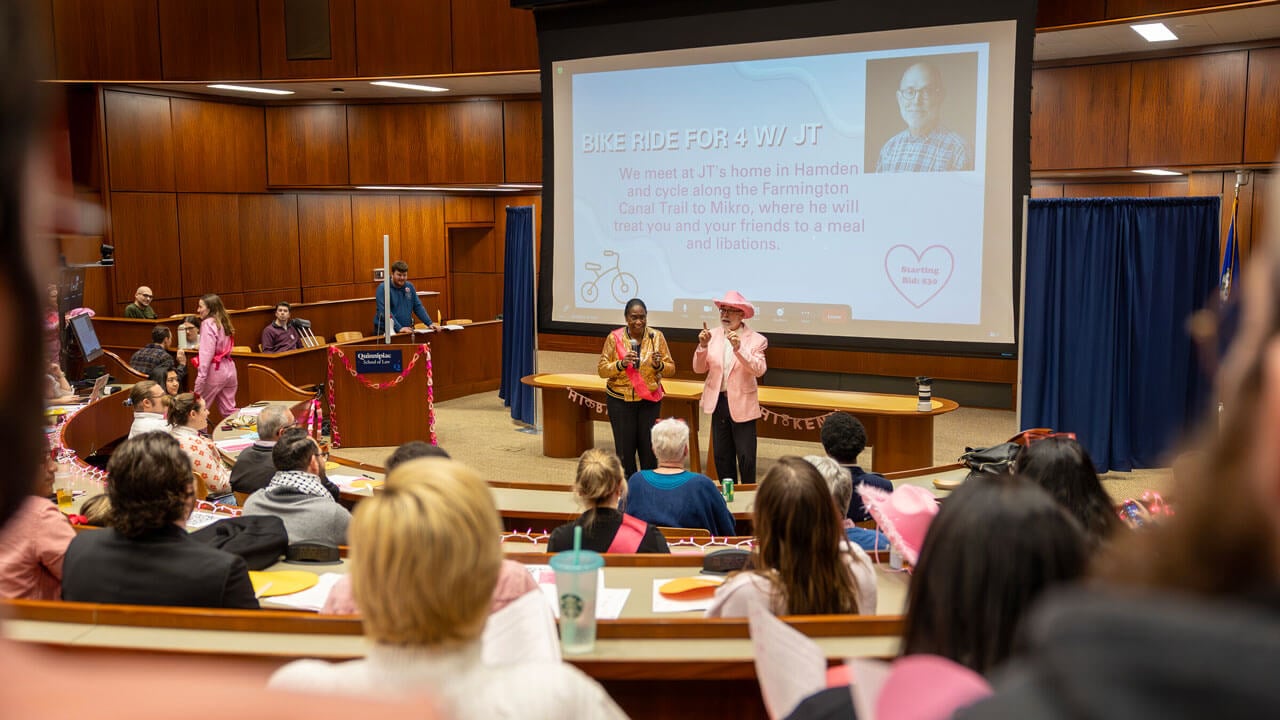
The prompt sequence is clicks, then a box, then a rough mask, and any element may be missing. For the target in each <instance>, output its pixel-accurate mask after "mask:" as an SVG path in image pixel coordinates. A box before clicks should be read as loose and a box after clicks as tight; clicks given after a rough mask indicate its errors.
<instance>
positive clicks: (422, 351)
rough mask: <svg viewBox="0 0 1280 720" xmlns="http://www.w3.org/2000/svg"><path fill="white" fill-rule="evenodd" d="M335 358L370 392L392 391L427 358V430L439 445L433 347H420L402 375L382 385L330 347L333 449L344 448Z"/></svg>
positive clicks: (330, 402) (432, 440) (330, 399)
mask: <svg viewBox="0 0 1280 720" xmlns="http://www.w3.org/2000/svg"><path fill="white" fill-rule="evenodd" d="M335 356H336V357H338V358H339V359H341V360H342V366H343V368H345V369H346V371H347V372H348V373H350V374H351V377H353V378H355V379H357V380H359V381H360V384H361V385H364V386H365V387H367V388H369V389H370V390H390V389H391V388H393V387H396V386H397V385H399V384H400V383H402V382H404V379H405V378H406V377H408V376H409V373H410V372H412V371H413V369H414V368H415V367H417V365H418V360H419V359H420V358H426V365H427V430H428V432H429V433H430V438H431V444H432V445H436V444H438V443H437V441H436V408H435V387H434V381H433V377H432V366H431V347H430V346H429V345H427V344H422V345H419V346H418V347H417V348H416V349H415V350H414V353H413V357H412V358H410V359H409V363H408V364H407V365H405V368H404V370H401V371H400V374H399V375H398V376H396V377H395V378H394V379H392V380H387V381H386V382H381V383H375V382H369V381H368V380H366V379H365V378H364V376H363V375H360V374H359V373H357V372H356V370H355V368H353V367H352V366H351V360H350V359H349V358H348V357H347V355H346V353H344V352H342V350H341V349H339V348H338V346H336V345H330V346H329V435H330V438H331V439H332V440H333V447H342V436H341V435H339V433H338V406H337V397H336V393H335V392H334V385H333V358H334V357H335Z"/></svg>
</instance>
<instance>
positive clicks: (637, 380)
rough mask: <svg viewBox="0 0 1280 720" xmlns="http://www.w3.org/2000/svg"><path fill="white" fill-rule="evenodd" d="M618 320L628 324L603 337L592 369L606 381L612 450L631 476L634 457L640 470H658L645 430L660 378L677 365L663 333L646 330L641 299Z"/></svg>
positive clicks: (658, 400)
mask: <svg viewBox="0 0 1280 720" xmlns="http://www.w3.org/2000/svg"><path fill="white" fill-rule="evenodd" d="M623 317H624V318H625V319H626V321H627V324H626V325H624V326H623V327H620V328H618V329H617V330H614V331H613V332H611V333H609V336H608V337H607V338H605V341H604V349H603V350H601V351H600V363H599V365H598V367H597V371H598V372H599V373H600V377H602V378H604V379H606V380H608V383H606V385H605V395H606V397H605V400H606V405H607V407H608V408H609V426H610V427H611V428H612V429H613V446H614V448H615V449H616V450H617V453H618V457H619V458H620V459H621V460H622V469H623V472H624V473H625V477H628V478H629V477H631V476H632V475H634V474H635V473H636V453H639V454H640V469H642V470H652V469H654V468H656V467H658V458H657V457H655V456H654V454H653V445H652V444H651V442H650V440H649V431H650V430H651V429H652V428H653V424H654V423H655V422H657V420H658V414H659V412H660V411H661V410H662V378H664V377H671V376H672V375H674V374H675V372H676V365H675V363H674V362H673V361H672V360H671V354H670V352H669V351H668V349H667V339H666V338H665V337H663V336H662V331H660V330H654V329H653V328H651V327H649V322H648V321H649V308H647V307H646V306H645V304H644V301H643V300H641V299H640V298H631V299H630V300H628V301H627V305H626V308H625V309H624V310H623Z"/></svg>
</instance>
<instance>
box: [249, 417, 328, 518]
mask: <svg viewBox="0 0 1280 720" xmlns="http://www.w3.org/2000/svg"><path fill="white" fill-rule="evenodd" d="M293 426H294V418H293V413H292V412H290V411H289V408H288V407H286V406H284V405H268V406H266V407H264V408H262V412H261V413H259V414H258V439H257V440H255V441H254V443H253V444H252V445H250V446H249V447H247V448H245V449H244V450H241V451H240V454H239V455H238V456H236V462H235V465H233V466H232V467H231V489H232V490H234V491H236V492H238V493H244V494H246V495H249V494H252V493H255V492H257V491H259V490H261V489H263V488H265V487H266V486H267V483H269V482H271V478H272V477H274V476H275V474H276V469H277V468H276V465H275V461H274V460H272V457H271V453H272V451H273V450H275V447H276V442H277V441H278V440H279V439H280V435H281V434H282V433H284V431H286V430H288V429H289V428H291V427H293ZM320 482H321V484H323V485H324V486H325V489H326V490H328V491H329V494H330V495H332V496H333V499H334V500H337V499H338V495H339V494H340V493H341V492H342V491H341V489H339V488H338V486H337V485H334V484H333V483H332V482H330V481H329V479H328V478H326V477H325V476H324V470H323V468H322V469H321V471H320Z"/></svg>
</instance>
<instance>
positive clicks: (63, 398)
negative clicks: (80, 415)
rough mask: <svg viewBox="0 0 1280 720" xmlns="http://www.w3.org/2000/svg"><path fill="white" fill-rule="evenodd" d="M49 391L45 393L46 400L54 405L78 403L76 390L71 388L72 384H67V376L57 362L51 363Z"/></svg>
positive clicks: (47, 377)
mask: <svg viewBox="0 0 1280 720" xmlns="http://www.w3.org/2000/svg"><path fill="white" fill-rule="evenodd" d="M45 377H46V379H47V380H48V383H49V385H48V389H47V390H46V391H45V398H46V399H47V400H48V401H49V402H50V403H51V404H54V405H64V404H67V403H74V402H76V389H75V388H73V387H71V383H69V382H67V376H66V374H65V373H63V372H62V366H61V365H59V364H58V363H56V362H52V363H49V367H48V373H47V374H46V376H45Z"/></svg>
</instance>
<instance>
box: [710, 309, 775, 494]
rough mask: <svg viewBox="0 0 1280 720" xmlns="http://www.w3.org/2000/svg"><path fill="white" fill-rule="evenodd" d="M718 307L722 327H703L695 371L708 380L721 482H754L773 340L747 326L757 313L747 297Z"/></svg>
mask: <svg viewBox="0 0 1280 720" xmlns="http://www.w3.org/2000/svg"><path fill="white" fill-rule="evenodd" d="M714 302H715V304H716V307H717V308H719V309H720V325H719V326H718V327H716V328H715V329H714V330H712V329H709V328H708V327H707V324H706V323H705V322H704V323H702V332H700V333H698V349H697V350H695V351H694V352H693V371H694V372H696V373H700V374H702V373H705V374H706V376H707V379H706V381H705V382H704V383H703V385H702V411H703V412H705V413H708V414H710V415H711V442H712V443H713V444H714V445H715V449H714V452H713V456H714V458H715V461H716V477H718V478H720V479H721V480H724V479H726V478H732V479H733V480H734V481H736V482H738V483H739V484H742V483H753V482H755V481H756V420H757V419H758V418H759V417H760V415H761V410H760V398H759V397H758V395H757V393H758V388H757V385H756V379H757V378H759V377H760V376H761V375H764V373H765V371H766V370H768V369H769V368H768V365H767V364H766V362H765V359H764V351H765V350H766V349H767V348H768V347H769V341H768V340H767V339H765V336H764V335H761V334H760V333H758V332H756V331H755V330H752V329H751V328H749V327H747V326H746V324H745V323H744V322H742V321H743V320H750V319H751V318H753V317H755V314H756V308H755V306H754V305H752V304H751V303H749V302H747V299H746V298H744V297H743V296H742V293H740V292H738V291H737V290H730V291H729V292H727V293H725V296H724V297H723V298H721V299H719V300H716V301H714Z"/></svg>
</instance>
